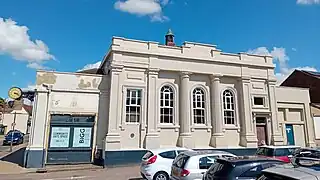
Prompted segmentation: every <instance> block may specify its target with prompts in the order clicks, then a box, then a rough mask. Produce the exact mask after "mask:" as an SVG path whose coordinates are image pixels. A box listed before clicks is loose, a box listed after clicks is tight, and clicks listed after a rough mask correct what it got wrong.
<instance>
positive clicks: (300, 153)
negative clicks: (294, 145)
mask: <svg viewBox="0 0 320 180" xmlns="http://www.w3.org/2000/svg"><path fill="white" fill-rule="evenodd" d="M293 156H294V157H309V158H318V159H320V149H319V148H309V147H307V148H300V149H297V150H296V151H295V152H294V154H293Z"/></svg>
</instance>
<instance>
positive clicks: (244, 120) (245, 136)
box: [238, 77, 258, 147]
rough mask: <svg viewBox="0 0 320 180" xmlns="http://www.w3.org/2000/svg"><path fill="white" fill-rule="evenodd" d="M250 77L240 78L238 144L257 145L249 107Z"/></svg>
mask: <svg viewBox="0 0 320 180" xmlns="http://www.w3.org/2000/svg"><path fill="white" fill-rule="evenodd" d="M250 83H251V79H250V77H241V79H240V93H239V94H240V101H239V105H238V107H239V108H238V109H239V114H240V127H241V128H240V145H242V146H245V147H257V142H258V140H257V136H256V132H254V129H255V128H254V123H253V115H252V108H251V91H250V85H251V84H250Z"/></svg>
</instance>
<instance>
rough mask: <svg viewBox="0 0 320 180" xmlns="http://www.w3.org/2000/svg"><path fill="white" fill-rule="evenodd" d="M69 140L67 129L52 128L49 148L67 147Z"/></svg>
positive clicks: (68, 129)
mask: <svg viewBox="0 0 320 180" xmlns="http://www.w3.org/2000/svg"><path fill="white" fill-rule="evenodd" d="M69 138H70V128H69V127H52V129H51V140H50V147H69Z"/></svg>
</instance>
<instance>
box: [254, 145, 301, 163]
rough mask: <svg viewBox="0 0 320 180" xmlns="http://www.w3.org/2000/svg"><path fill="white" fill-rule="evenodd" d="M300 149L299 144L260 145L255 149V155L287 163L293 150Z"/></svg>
mask: <svg viewBox="0 0 320 180" xmlns="http://www.w3.org/2000/svg"><path fill="white" fill-rule="evenodd" d="M297 149H300V147H299V146H260V147H258V149H257V151H256V155H258V156H263V157H272V158H277V159H280V160H282V161H283V162H286V163H289V162H290V158H291V157H292V156H293V154H294V152H295V151H296V150H297Z"/></svg>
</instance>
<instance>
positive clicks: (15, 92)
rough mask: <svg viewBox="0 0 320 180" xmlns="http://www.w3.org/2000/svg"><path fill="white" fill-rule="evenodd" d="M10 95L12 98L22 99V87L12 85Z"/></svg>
mask: <svg viewBox="0 0 320 180" xmlns="http://www.w3.org/2000/svg"><path fill="white" fill-rule="evenodd" d="M8 94H9V97H10V98H11V99H15V100H16V99H20V98H21V96H22V91H21V89H20V88H18V87H12V88H10V90H9V93H8Z"/></svg>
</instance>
